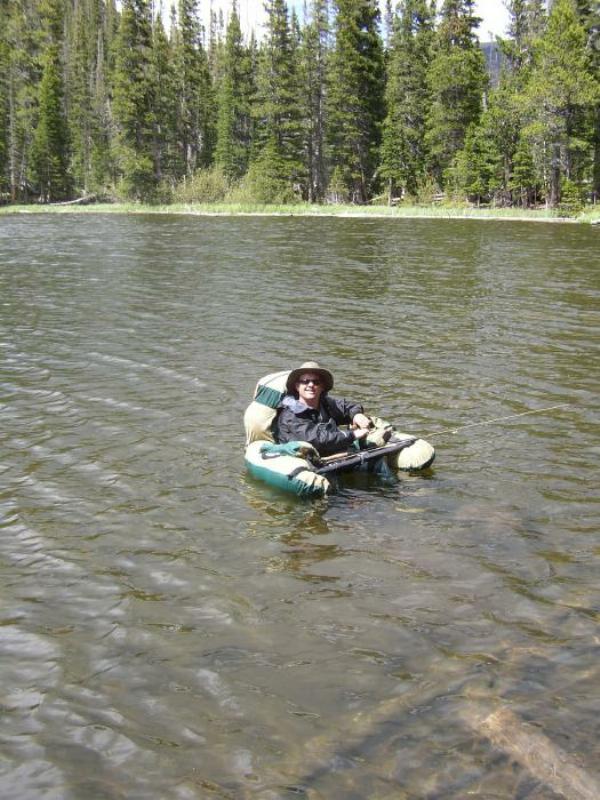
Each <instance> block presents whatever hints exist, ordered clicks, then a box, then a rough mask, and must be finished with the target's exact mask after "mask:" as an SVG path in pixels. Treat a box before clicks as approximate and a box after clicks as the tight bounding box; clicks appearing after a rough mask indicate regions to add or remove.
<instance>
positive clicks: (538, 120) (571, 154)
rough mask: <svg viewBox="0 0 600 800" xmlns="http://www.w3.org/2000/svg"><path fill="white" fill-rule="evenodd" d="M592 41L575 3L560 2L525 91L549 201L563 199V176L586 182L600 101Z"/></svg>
mask: <svg viewBox="0 0 600 800" xmlns="http://www.w3.org/2000/svg"><path fill="white" fill-rule="evenodd" d="M586 45H587V37H586V34H585V30H584V28H583V25H582V24H581V21H580V19H579V16H578V14H577V9H576V7H575V3H574V0H556V2H555V3H554V5H553V7H552V12H551V14H550V17H549V19H548V24H547V28H546V31H545V33H544V35H543V36H542V37H541V38H539V39H538V40H537V42H536V46H535V50H534V63H533V69H532V73H531V77H530V80H529V82H528V84H527V87H526V89H525V92H524V101H525V104H526V108H527V113H528V117H529V121H528V125H527V127H526V129H525V133H526V135H527V136H528V137H529V139H530V141H531V143H532V147H533V149H534V151H535V158H536V161H537V162H538V163H539V164H540V165H541V168H542V171H543V174H544V175H545V176H546V202H547V204H548V205H549V206H550V207H555V206H556V205H557V204H558V202H559V199H560V183H561V177H562V176H563V175H564V176H565V177H567V178H569V179H571V180H573V179H575V180H580V179H581V175H582V172H583V170H584V169H585V162H586V160H589V159H590V157H591V152H590V151H591V148H590V138H591V137H590V128H589V123H590V119H591V114H592V111H593V109H595V107H596V105H597V104H598V102H600V86H599V83H598V80H597V78H596V76H594V75H593V73H592V70H591V60H590V53H589V51H588V49H587V47H586Z"/></svg>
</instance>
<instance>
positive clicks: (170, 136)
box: [0, 0, 600, 213]
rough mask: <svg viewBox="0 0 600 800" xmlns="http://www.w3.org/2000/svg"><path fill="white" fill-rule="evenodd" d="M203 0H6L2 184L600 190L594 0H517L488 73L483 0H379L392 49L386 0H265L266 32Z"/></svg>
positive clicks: (246, 196)
mask: <svg viewBox="0 0 600 800" xmlns="http://www.w3.org/2000/svg"><path fill="white" fill-rule="evenodd" d="M201 2H203V0H177V3H176V5H175V7H174V8H173V9H172V16H171V23H170V25H169V26H168V27H167V29H166V30H165V27H163V23H162V19H161V17H160V11H159V6H160V4H156V3H154V2H153V0H119V2H118V3H117V0H0V201H2V200H7V199H10V200H11V201H12V202H17V201H19V200H32V199H35V200H39V199H40V198H41V199H42V200H44V201H52V200H59V199H63V198H64V199H67V198H70V197H73V196H79V195H81V194H90V193H93V194H97V195H100V196H112V197H115V196H117V195H120V196H122V197H123V198H127V199H131V200H133V201H134V202H136V203H139V202H143V201H149V202H153V203H158V202H161V203H162V202H169V201H170V200H172V199H173V197H175V198H179V199H180V200H181V201H182V202H186V203H191V202H205V203H211V202H222V201H223V200H224V199H227V200H231V199H232V198H234V199H237V200H238V201H240V200H241V201H244V202H246V203H249V204H253V205H254V206H256V205H257V204H265V203H267V202H275V203H277V204H279V205H280V206H282V207H283V205H285V204H286V203H288V202H289V203H297V202H298V201H299V200H300V199H301V198H304V199H308V200H310V201H311V202H322V201H324V200H329V201H330V202H335V203H336V204H338V203H341V202H352V203H361V204H363V203H370V204H373V203H374V202H383V201H384V200H385V199H386V198H387V200H388V202H390V203H394V204H395V203H397V201H398V200H399V199H400V198H402V199H403V201H406V200H407V199H408V198H416V199H417V200H418V201H419V202H429V203H431V202H437V201H438V200H439V199H440V197H441V196H442V190H443V192H444V194H445V196H446V198H448V197H454V198H468V199H469V201H470V202H471V203H475V204H479V203H490V204H493V205H494V206H499V205H507V204H511V203H512V204H516V205H519V206H521V207H524V206H533V205H536V204H537V203H538V201H539V200H540V199H545V200H546V202H547V204H548V206H550V207H557V206H558V207H559V208H560V210H561V213H562V212H564V213H567V212H569V213H571V211H572V210H573V209H577V208H578V207H579V204H580V203H581V202H582V201H581V197H582V196H583V195H585V196H587V197H589V196H590V194H591V195H592V196H593V197H596V198H597V197H598V196H600V7H598V3H596V2H592V0H554V2H553V3H552V5H551V13H550V15H549V16H548V14H547V12H546V3H545V0H507V7H508V11H509V17H510V27H509V32H508V35H507V37H506V39H505V40H504V41H502V42H501V43H500V46H501V48H502V51H503V53H504V56H505V61H504V64H505V67H504V71H503V74H502V76H501V80H500V82H499V85H497V86H496V87H495V88H494V89H493V90H490V89H489V87H488V86H487V79H486V75H485V70H484V59H483V56H482V53H481V50H480V46H479V43H478V41H477V38H476V36H475V28H476V25H477V18H476V17H475V16H474V2H475V0H444V2H443V3H441V4H440V5H441V8H440V14H439V17H436V15H435V13H434V9H435V3H434V0H398V2H397V4H396V5H394V3H393V2H392V0H387V3H386V6H385V7H386V22H385V31H386V33H385V40H386V47H387V52H386V53H384V51H383V44H382V41H381V37H380V33H379V24H380V5H382V4H381V3H380V0H305V6H304V15H303V23H302V24H301V23H300V22H299V21H298V18H297V16H296V13H295V11H294V12H292V14H291V15H290V13H289V10H288V5H287V3H286V0H268V2H267V15H268V25H267V30H266V35H265V37H264V38H263V39H262V41H261V43H260V46H258V45H257V44H256V41H255V40H254V38H251V39H250V41H249V42H248V41H247V40H246V39H245V38H244V35H243V33H242V30H241V28H240V19H239V14H238V11H237V5H236V4H235V3H234V6H233V12H232V14H231V15H230V17H229V20H228V23H227V24H225V19H224V17H223V14H222V13H220V12H219V13H217V12H214V11H211V14H210V27H209V31H208V33H207V40H208V41H207V42H205V32H204V31H203V29H202V26H201V24H200V3H201ZM294 5H295V7H297V6H298V4H297V2H295V4H294ZM561 196H562V199H561Z"/></svg>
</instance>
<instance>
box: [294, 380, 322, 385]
mask: <svg viewBox="0 0 600 800" xmlns="http://www.w3.org/2000/svg"><path fill="white" fill-rule="evenodd" d="M298 383H301V384H302V385H303V386H308V384H309V383H312V384H313V386H320V385H321V381H320V380H319V378H300V380H299V381H298Z"/></svg>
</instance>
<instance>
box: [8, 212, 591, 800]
mask: <svg viewBox="0 0 600 800" xmlns="http://www.w3.org/2000/svg"><path fill="white" fill-rule="evenodd" d="M599 268H600V230H597V229H593V228H587V227H583V226H575V225H559V224H539V225H538V224H531V223H512V222H510V223H509V222H502V223H495V222H474V221H473V222H467V221H465V222H461V221H457V220H436V221H428V220H416V221H411V220H402V221H398V220H396V221H394V220H389V219H385V220H356V219H352V220H350V219H348V220H343V219H298V218H289V219H286V218H275V219H269V218H235V219H222V218H202V217H166V216H165V217H160V216H156V217H155V216H152V217H144V216H121V217H115V216H108V215H106V216H103V215H98V216H87V215H86V216H84V215H79V216H78V215H73V216H57V217H51V216H43V215H42V216H22V217H21V216H13V217H3V218H1V219H0V419H1V423H2V424H1V428H0V443H1V449H0V459H1V463H0V520H1V522H0V626H1V627H0V691H1V697H0V709H1V714H2V728H1V733H0V792H1V794H2V796H3V797H6V798H11V800H25V799H27V800H29V799H30V798H31V799H32V800H33V799H34V798H35V800H38V799H39V798H52V799H53V800H54V799H55V798H57V799H60V800H84V799H85V800H90V799H92V800H96V798H98V799H100V798H102V800H104V799H106V800H118V799H119V800H120V798H128V800H132V799H134V800H135V799H137V798H140V800H142V799H143V800H146V798H165V799H167V798H168V799H169V800H170V798H174V799H177V800H179V799H181V800H188V799H194V800H195V799H196V798H253V799H254V800H273V798H284V800H285V799H286V798H298V797H300V798H302V797H304V798H311V800H312V799H314V798H324V799H325V798H326V799H327V800H336V799H337V798H340V799H341V798H343V799H344V800H348V799H349V800H353V799H354V798H356V800H359V799H360V800H363V799H364V798H372V799H373V800H375V798H377V800H391V799H392V798H394V800H405V799H410V800H413V799H414V800H420V799H421V798H448V799H449V800H450V799H452V800H463V799H464V798H465V797H467V796H468V797H476V798H535V799H536V800H540V798H547V799H548V800H552V799H553V798H555V797H557V796H562V795H560V793H559V790H560V786H559V785H558V784H557V775H564V774H566V775H567V779H568V775H569V770H571V773H572V774H571V781H573V780H574V778H573V774H575V775H579V777H581V775H580V774H579V773H577V770H579V771H580V773H582V774H583V775H584V776H586V779H589V780H590V781H592V784H593V782H594V781H596V782H598V781H599V780H600V779H599V777H598V763H600V761H599V752H598V741H599V737H598V722H597V721H598V716H599V712H600V705H599V699H598V698H599V696H600V695H599V689H600V682H599V669H598V663H599V654H600V653H599V647H598V609H599V597H598V555H599V553H600V542H599V537H598V528H599V525H598V522H599V501H598V475H599V472H598V466H599V463H600V441H599V437H598V433H599V427H600V426H599V418H598V391H599V388H600V387H599V374H598V365H599V361H598V341H599V333H600V313H599V310H600V304H599V302H598V301H599V300H600V270H599ZM309 358H311V359H312V358H316V359H317V360H319V361H321V362H322V363H324V364H325V365H326V366H328V367H329V368H330V369H331V370H332V371H333V372H334V374H335V378H336V391H337V393H338V394H339V395H343V396H346V397H348V398H352V399H358V400H361V401H362V402H363V403H364V404H365V406H366V408H367V409H368V410H370V411H372V412H375V413H378V414H380V415H382V416H385V417H387V418H389V419H391V420H393V421H395V422H396V424H397V425H398V427H399V428H400V429H401V430H403V431H407V432H410V433H418V434H419V435H422V436H425V437H426V438H427V437H429V436H430V435H431V434H434V433H435V432H436V431H440V430H445V429H448V428H451V429H456V428H459V427H461V426H464V425H469V424H472V423H477V422H481V421H484V420H488V419H494V418H498V417H505V416H509V415H516V414H521V413H522V412H525V411H530V410H534V409H544V408H548V407H551V406H555V405H558V404H568V406H565V407H563V408H559V409H554V410H551V411H546V412H543V413H540V414H536V415H528V416H522V417H517V418H514V419H512V420H509V421H505V422H497V423H494V424H493V425H486V426H479V427H473V428H465V429H461V430H459V431H458V432H457V433H455V434H452V433H449V434H444V435H440V436H437V437H435V438H434V437H433V436H431V442H432V443H435V445H436V448H437V460H436V463H435V465H434V468H433V469H432V470H431V471H429V472H428V473H427V474H424V475H411V476H408V475H404V476H401V477H400V479H399V481H398V483H397V484H395V485H380V484H377V483H373V482H371V483H367V484H365V483H364V482H362V483H361V482H358V481H352V480H350V481H348V482H346V484H345V486H344V489H343V491H342V492H341V493H340V494H338V495H336V496H334V497H332V498H330V499H328V500H325V501H319V502H312V503H311V502H302V501H298V500H296V499H294V498H293V497H288V496H286V495H282V494H279V493H278V492H276V491H275V490H273V489H269V488H267V487H266V486H264V485H260V484H258V483H255V482H253V481H252V480H251V479H250V478H249V477H248V476H247V475H246V473H245V470H244V466H243V458H242V457H243V431H242V414H243V411H244V408H245V406H246V405H247V403H248V402H249V400H250V397H251V395H252V392H253V389H254V386H255V383H256V380H257V379H258V378H259V377H260V376H261V375H263V374H266V373H268V372H271V371H275V370H279V369H285V368H288V367H293V366H296V365H298V364H299V363H300V362H302V361H304V360H306V359H309ZM506 710H508V711H509V712H510V714H511V717H510V719H511V720H512V722H513V723H514V725H515V726H516V727H515V730H514V731H512V733H511V732H509V736H508V738H509V739H511V737H512V740H513V744H512V745H511V744H510V743H509V744H507V743H506V741H504V740H502V737H496V738H494V736H491V735H490V734H489V731H488V730H487V729H486V726H485V725H484V724H482V722H481V720H482V719H483V718H484V717H486V716H487V715H489V714H491V713H493V712H497V711H502V712H504V711H506ZM534 732H535V733H536V734H537V736H538V738H537V739H535V738H534V739H532V741H533V742H534V744H533V745H532V747H533V749H534V750H535V748H536V747H537V748H538V749H539V747H540V746H542V745H540V742H542V744H544V743H545V744H546V745H547V751H546V756H545V758H546V761H544V758H543V757H542V756H540V754H539V753H535V752H534V753H533V755H532V754H531V753H530V754H529V757H528V756H527V754H523V753H522V752H521V751H522V749H523V747H522V739H520V738H519V735H518V734H522V735H523V736H525V738H526V737H527V736H528V735H530V734H532V735H533V733H534ZM557 753H560V754H561V757H562V758H563V759H564V760H563V762H561V767H560V769H558V770H556V769H554V772H553V770H552V769H551V768H548V769H546V766H547V764H546V762H548V761H551V760H552V758H554V757H555V756H556V754H557ZM537 756H539V757H538V759H537V763H538V766H537V767H536V765H535V764H536V757H537ZM540 758H541V763H542V768H540V767H539V762H540ZM573 770H575V773H573ZM593 785H597V783H596V784H593ZM563 789H564V787H563ZM568 789H569V784H568V783H567V790H568ZM574 791H575V790H574V789H573V791H572V792H571V796H572V797H580V796H581V797H583V796H585V797H587V796H588V795H583V794H579V795H578V794H575V793H574ZM563 793H564V792H563ZM567 796H569V795H568V792H567Z"/></svg>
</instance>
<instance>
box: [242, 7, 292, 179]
mask: <svg viewBox="0 0 600 800" xmlns="http://www.w3.org/2000/svg"><path fill="white" fill-rule="evenodd" d="M265 9H266V11H267V18H268V23H267V37H266V40H265V43H264V45H263V47H262V49H261V51H260V53H259V62H258V79H257V103H256V106H255V112H256V121H257V132H256V133H257V148H256V152H257V158H258V160H259V162H260V163H262V164H265V163H266V161H267V160H268V159H269V158H270V159H271V163H270V164H269V173H270V175H271V176H272V177H273V179H275V180H276V183H280V182H281V183H286V182H287V183H288V184H289V185H290V187H291V186H292V185H293V184H297V183H298V182H300V181H302V180H303V179H304V168H303V164H302V126H301V119H300V109H299V104H298V94H299V91H300V87H299V85H298V50H297V39H296V38H295V36H294V35H293V33H292V30H291V29H290V24H289V20H288V9H287V5H286V3H285V2H284V0H268V2H267V3H266V4H265ZM254 161H256V158H255V159H254ZM255 172H256V170H254V171H253V174H254V173H255Z"/></svg>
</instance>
